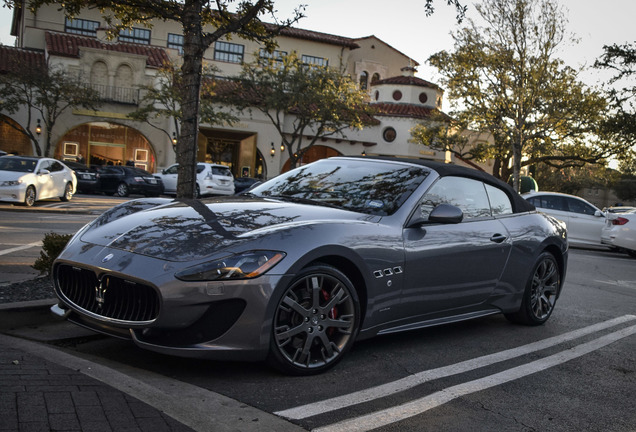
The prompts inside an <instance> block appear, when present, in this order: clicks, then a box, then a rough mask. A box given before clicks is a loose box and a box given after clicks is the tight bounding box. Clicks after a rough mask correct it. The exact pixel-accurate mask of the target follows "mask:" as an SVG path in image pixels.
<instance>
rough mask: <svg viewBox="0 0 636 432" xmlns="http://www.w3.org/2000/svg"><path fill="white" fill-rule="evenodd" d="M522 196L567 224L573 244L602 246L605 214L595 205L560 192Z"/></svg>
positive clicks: (533, 193) (531, 193) (534, 193)
mask: <svg viewBox="0 0 636 432" xmlns="http://www.w3.org/2000/svg"><path fill="white" fill-rule="evenodd" d="M522 196H523V197H524V198H525V199H526V200H527V201H528V202H530V203H531V204H532V205H534V206H535V207H536V208H537V209H539V210H540V211H542V212H544V213H546V214H549V215H550V216H554V217H555V218H557V219H559V220H562V221H563V222H565V225H566V226H567V229H568V240H569V242H570V243H571V244H573V245H587V246H590V245H592V246H601V228H603V226H604V225H605V214H604V213H603V212H602V211H601V210H600V209H599V208H598V207H596V206H595V205H594V204H592V203H590V202H588V201H586V200H584V199H583V198H580V197H577V196H575V195H568V194H564V193H558V192H530V193H526V194H523V195H522Z"/></svg>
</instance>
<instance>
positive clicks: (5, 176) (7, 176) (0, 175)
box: [0, 171, 32, 182]
mask: <svg viewBox="0 0 636 432" xmlns="http://www.w3.org/2000/svg"><path fill="white" fill-rule="evenodd" d="M27 175H32V173H28V172H21V171H0V182H3V181H9V180H19V179H20V178H22V177H24V176H27Z"/></svg>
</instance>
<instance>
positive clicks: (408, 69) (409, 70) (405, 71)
mask: <svg viewBox="0 0 636 432" xmlns="http://www.w3.org/2000/svg"><path fill="white" fill-rule="evenodd" d="M400 70H401V71H402V76H407V77H412V76H415V72H417V68H416V67H415V66H404V67H403V68H402V69H400Z"/></svg>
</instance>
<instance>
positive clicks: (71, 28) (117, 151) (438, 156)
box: [0, 2, 457, 178]
mask: <svg viewBox="0 0 636 432" xmlns="http://www.w3.org/2000/svg"><path fill="white" fill-rule="evenodd" d="M18 3H19V2H18ZM105 25H106V23H105V21H104V19H103V17H102V16H101V15H100V13H99V11H97V10H93V9H86V10H84V11H82V13H80V14H79V15H78V16H76V17H75V18H74V19H69V18H68V17H66V16H65V15H64V13H63V12H62V11H59V10H58V8H57V6H46V5H45V6H43V7H42V8H41V9H40V10H38V12H37V13H36V14H33V13H31V12H30V11H29V10H28V9H26V8H24V7H22V8H21V7H17V8H16V9H15V10H14V19H13V27H12V34H13V35H14V36H16V47H12V48H9V47H0V58H3V57H2V56H3V55H7V53H6V51H8V50H12V51H13V53H14V54H15V52H20V53H23V55H25V56H26V55H29V56H41V58H40V59H39V61H40V62H41V63H42V64H46V65H48V67H59V66H61V67H64V68H65V69H66V70H67V71H69V72H72V73H75V74H78V75H79V76H81V77H82V80H84V81H85V82H86V83H87V84H89V85H90V86H91V87H92V88H94V89H95V90H97V91H98V92H99V94H100V95H101V98H102V105H101V107H100V109H99V111H96V112H95V111H87V110H74V111H68V112H66V113H65V114H64V115H63V116H62V117H61V118H60V119H59V121H58V123H57V124H56V125H55V128H54V130H52V131H45V132H46V133H49V134H50V135H51V142H52V143H54V150H53V152H54V154H53V155H54V156H55V157H57V158H60V159H78V158H80V157H81V158H83V159H84V160H86V162H87V163H90V164H124V163H134V164H135V165H136V166H139V167H141V168H144V169H146V170H148V171H150V172H155V171H157V170H159V169H161V168H164V167H166V166H168V165H170V164H172V163H174V162H175V159H176V155H175V152H174V146H173V144H174V143H173V138H172V136H173V133H174V132H175V130H174V128H173V127H172V126H171V125H172V123H173V122H172V121H171V119H166V118H159V119H156V120H155V121H154V123H153V124H146V123H141V122H135V121H132V120H131V119H129V118H127V114H129V113H130V112H132V111H134V110H136V109H137V108H138V107H139V103H140V86H146V85H153V84H156V80H157V74H158V71H159V69H160V68H161V66H162V64H163V63H164V62H166V61H173V62H178V61H179V57H180V55H181V54H180V52H181V47H182V45H183V35H182V34H181V28H180V26H179V24H178V23H176V22H155V23H153V26H152V27H151V28H145V27H139V28H137V27H135V28H133V29H132V30H130V31H125V32H121V33H120V34H119V37H118V38H117V39H115V40H108V39H107V38H106V32H105V30H104V26H105ZM277 43H278V48H277V49H278V50H279V51H280V52H281V53H291V52H296V53H297V54H298V56H299V57H300V58H302V59H303V61H304V62H305V63H307V64H318V65H328V66H332V67H336V68H338V69H339V70H343V71H344V73H346V74H349V75H350V76H351V77H353V78H354V79H355V80H356V82H357V83H359V85H360V87H361V88H362V89H365V90H367V91H368V92H369V96H370V103H371V104H373V105H375V106H376V107H377V108H378V112H379V114H378V115H377V116H376V118H377V120H378V123H377V124H376V125H374V126H370V127H366V128H364V129H362V130H359V131H357V130H349V131H347V134H346V136H345V137H344V138H325V139H322V140H321V141H320V144H319V145H314V147H313V148H312V149H311V151H309V152H307V153H306V154H305V155H304V159H303V161H302V163H308V162H311V161H313V160H315V159H320V158H323V157H329V156H334V155H360V154H367V155H386V156H396V157H406V158H420V159H430V160H438V161H442V162H457V161H455V160H454V158H453V156H452V155H451V154H450V153H447V152H443V151H437V150H432V149H429V148H426V147H424V146H422V145H418V144H414V143H411V142H410V129H411V128H412V127H413V126H415V125H416V124H417V123H421V122H426V121H427V119H428V118H429V116H430V114H431V111H432V110H435V109H437V110H441V109H442V104H443V90H442V89H441V88H440V87H438V86H437V85H435V84H432V83H430V82H427V81H425V80H423V79H421V78H417V77H416V76H415V71H416V69H415V67H416V66H417V62H415V61H414V60H413V59H411V58H409V57H408V56H406V55H404V54H403V53H401V52H400V51H399V50H397V49H395V48H393V47H391V46H390V45H388V44H386V43H385V42H383V41H381V40H380V39H378V38H376V37H375V36H368V37H363V38H356V39H352V38H346V37H341V36H337V35H331V34H325V33H320V32H315V31H308V30H303V29H299V28H289V29H286V30H285V31H283V32H282V33H281V34H280V35H279V37H277ZM261 48H262V47H261V46H260V45H259V44H258V43H256V42H251V41H246V40H242V39H240V38H236V37H235V38H232V40H220V41H218V42H216V43H215V44H214V45H213V46H211V47H210V48H209V49H208V50H207V52H206V53H205V56H204V62H205V63H206V64H209V65H212V66H214V67H215V68H217V69H218V71H219V72H218V74H219V75H221V76H224V77H231V76H235V75H238V74H239V73H240V71H241V64H242V63H243V62H252V61H254V60H255V59H256V56H258V55H259V51H260V49H261ZM3 51H4V54H3ZM0 67H1V66H0ZM31 114H33V113H31ZM0 115H4V116H5V118H6V117H7V116H8V115H7V114H6V113H0ZM288 115H291V114H288ZM8 117H10V121H12V122H14V123H15V124H19V125H23V127H26V119H27V118H28V113H27V112H26V108H25V109H23V110H21V111H20V112H18V113H16V114H14V115H10V116H8ZM34 126H35V123H32V124H31V127H34ZM0 134H1V135H0V149H2V150H4V151H15V152H18V153H23V154H33V149H32V148H31V143H30V141H29V140H27V139H25V138H24V137H18V135H19V134H16V133H13V132H11V131H10V128H8V127H7V126H6V125H5V126H3V127H1V128H0ZM18 138H19V139H18ZM280 142H281V138H280V135H279V134H278V132H277V131H276V129H275V128H274V126H273V125H272V124H271V123H270V122H269V121H268V120H267V119H266V118H265V116H263V115H259V114H257V113H256V112H254V113H253V114H252V115H249V116H247V115H246V116H244V117H242V118H241V119H240V121H239V122H238V123H236V124H234V125H232V126H227V127H218V126H216V125H210V124H201V125H200V129H199V140H198V144H199V146H198V159H199V160H200V161H208V162H214V163H222V164H225V165H228V166H230V167H231V169H232V171H233V173H234V175H235V176H250V177H262V178H271V177H273V176H275V175H278V174H279V173H280V172H281V171H284V170H285V169H286V167H288V166H289V161H288V158H287V154H286V152H284V151H282V150H281V148H280Z"/></svg>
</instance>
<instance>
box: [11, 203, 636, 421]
mask: <svg viewBox="0 0 636 432" xmlns="http://www.w3.org/2000/svg"><path fill="white" fill-rule="evenodd" d="M0 211H1V210H0ZM9 214H11V215H15V214H16V213H4V212H2V213H0V217H2V219H1V220H2V223H1V224H0V229H1V230H2V231H1V232H0V234H2V241H5V240H6V239H8V238H12V239H13V240H12V242H19V241H18V240H16V237H13V236H16V235H17V236H18V237H20V238H23V239H24V241H25V242H35V241H36V240H37V238H38V236H39V235H41V234H42V231H41V230H43V229H44V227H42V226H41V225H42V222H43V221H45V222H44V223H46V224H47V226H48V227H54V228H56V229H68V230H72V229H74V227H75V226H77V227H78V228H79V226H81V224H82V223H83V222H84V220H85V219H86V218H88V217H90V216H82V217H80V216H81V215H77V219H73V218H72V217H71V215H69V214H58V215H57V217H52V218H50V219H49V218H48V216H46V217H47V219H38V220H37V221H36V220H31V219H27V218H26V217H16V218H15V219H12V220H8V219H5V218H6V217H9ZM51 216H55V215H51ZM31 217H34V216H31ZM37 217H38V218H44V217H45V215H44V214H40V215H39V216H37ZM69 218H70V219H69ZM38 230H40V231H38ZM0 243H2V242H0ZM26 244H28V243H26ZM13 247H17V246H13ZM2 249H4V250H7V246H6V245H5V244H2V245H1V248H0V250H2ZM31 249H37V248H35V247H33V248H29V249H25V250H27V251H28V250H31ZM11 255H13V254H5V255H0V265H3V264H2V263H3V262H4V260H6V259H7V256H11ZM635 264H636V260H634V259H633V258H630V257H628V256H627V255H624V254H618V253H612V252H609V251H604V250H585V249H571V253H570V260H569V268H568V275H567V278H566V283H565V286H564V291H563V294H562V296H561V298H560V299H559V301H558V303H557V306H556V310H555V313H554V314H553V316H552V317H551V318H550V320H549V321H548V323H546V325H544V326H540V327H524V326H518V325H513V324H510V323H509V322H508V321H506V320H505V318H504V317H502V316H490V317H486V318H482V319H479V320H474V321H467V322H464V323H457V324H453V325H448V326H442V327H434V328H428V329H422V330H417V331H411V332H406V333H401V334H394V335H388V336H382V337H376V338H374V339H371V340H367V341H363V342H360V343H358V344H356V345H354V347H353V350H352V351H351V352H350V353H349V354H348V355H347V357H346V358H345V359H344V360H343V361H342V362H341V363H340V364H339V365H338V366H337V367H336V368H335V369H333V370H331V371H329V372H327V373H325V374H323V375H319V376H314V377H301V378H298V377H288V376H282V375H280V374H278V373H276V372H274V371H272V370H271V369H270V368H268V367H267V366H266V365H264V364H260V363H256V364H251V363H238V362H232V363H229V362H228V363H223V362H214V361H204V360H193V359H184V358H176V357H168V356H164V355H160V354H156V353H151V352H147V351H143V350H141V349H139V348H137V347H135V346H134V345H133V344H132V343H130V342H127V341H122V340H118V339H114V338H110V337H104V336H100V335H93V334H92V333H87V332H86V331H85V330H82V329H78V328H74V327H72V326H71V327H69V326H70V324H66V326H65V327H64V330H61V329H60V328H59V327H55V326H59V324H54V323H53V322H49V321H47V320H44V322H43V323H41V324H39V325H38V326H33V325H29V326H25V327H24V328H23V330H21V331H22V332H23V333H22V334H21V336H22V337H28V338H35V339H37V338H38V335H41V334H45V333H46V334H47V335H48V336H47V342H49V343H53V344H57V345H58V346H61V347H63V348H64V349H65V350H67V351H68V352H71V353H75V355H77V356H80V357H83V358H89V359H91V361H94V362H97V363H102V364H106V365H108V366H110V367H112V368H115V369H118V370H121V371H123V372H124V373H126V374H128V375H129V376H131V377H134V378H137V379H141V380H143V379H145V378H144V377H146V376H147V374H149V373H152V374H153V376H154V377H157V376H158V377H165V379H166V380H170V382H171V383H183V384H184V385H188V386H189V387H188V388H193V387H194V388H198V389H201V390H204V391H211V392H213V393H214V394H219V395H223V396H225V397H228V398H230V399H229V400H234V401H238V402H239V403H240V404H245V405H247V406H251V407H255V408H258V409H259V410H262V411H265V412H268V413H272V414H273V415H275V416H277V417H280V418H284V419H287V420H289V422H290V423H293V424H295V425H299V426H301V427H302V428H304V429H307V430H319V431H354V430H380V431H398V430H399V431H428V430H441V431H464V430H474V431H492V430H497V431H583V430H585V431H630V432H633V431H635V430H636V411H635V410H634V408H633V401H634V400H636V357H635V356H634V352H636V265H635ZM53 328H55V330H53V331H48V332H47V331H46V330H47V329H53ZM171 388H172V390H171V391H172V392H174V394H173V397H174V398H175V400H178V399H179V398H180V394H179V391H180V390H179V389H180V388H181V387H180V386H174V385H173V387H171Z"/></svg>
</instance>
